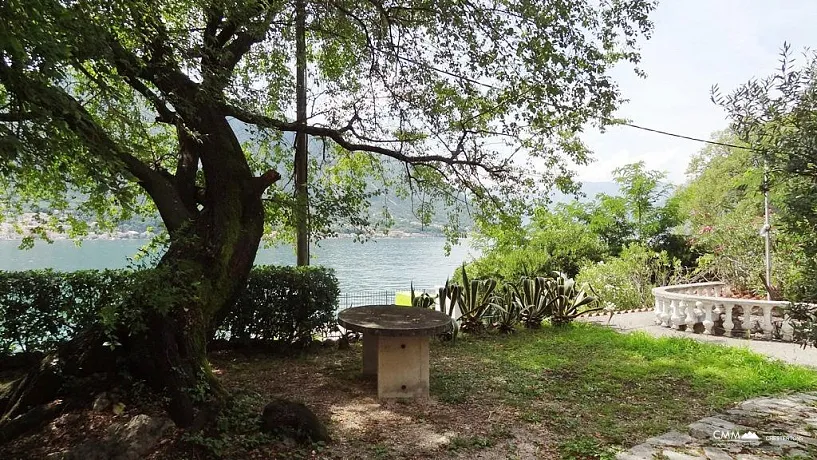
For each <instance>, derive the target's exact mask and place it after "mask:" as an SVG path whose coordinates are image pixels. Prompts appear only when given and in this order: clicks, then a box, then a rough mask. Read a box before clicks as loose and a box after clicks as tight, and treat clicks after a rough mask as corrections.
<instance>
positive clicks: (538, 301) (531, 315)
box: [513, 276, 550, 329]
mask: <svg viewBox="0 0 817 460" xmlns="http://www.w3.org/2000/svg"><path fill="white" fill-rule="evenodd" d="M549 301H550V292H549V290H548V286H547V279H545V278H544V277H541V276H537V277H536V278H523V279H522V280H521V281H520V282H519V287H515V295H514V299H513V303H514V304H515V305H516V308H517V309H518V310H519V316H520V319H521V320H522V323H523V324H524V325H525V327H527V328H529V329H538V328H540V327H541V326H542V321H544V320H545V318H547V317H549V316H550V310H549Z"/></svg>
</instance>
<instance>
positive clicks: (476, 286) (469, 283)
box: [457, 264, 497, 333]
mask: <svg viewBox="0 0 817 460" xmlns="http://www.w3.org/2000/svg"><path fill="white" fill-rule="evenodd" d="M462 281H463V286H462V293H461V295H460V297H459V299H458V300H457V305H458V306H459V308H460V317H459V318H458V321H459V322H460V328H461V329H462V330H463V331H465V332H470V333H478V332H481V331H482V330H483V329H484V327H485V320H486V317H487V315H488V314H489V313H490V312H491V307H492V301H493V299H494V297H493V293H494V289H496V285H497V281H496V280H494V279H484V280H476V279H474V280H469V279H468V273H466V271H465V265H464V264H463V266H462Z"/></svg>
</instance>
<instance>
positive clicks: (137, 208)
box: [0, 0, 655, 237]
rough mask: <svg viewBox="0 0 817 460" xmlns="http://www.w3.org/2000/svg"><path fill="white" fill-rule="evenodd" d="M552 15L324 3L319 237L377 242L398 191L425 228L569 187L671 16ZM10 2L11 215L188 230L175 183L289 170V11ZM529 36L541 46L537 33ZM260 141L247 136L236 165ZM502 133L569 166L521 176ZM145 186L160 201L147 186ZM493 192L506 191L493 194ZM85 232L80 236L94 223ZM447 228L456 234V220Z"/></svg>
mask: <svg viewBox="0 0 817 460" xmlns="http://www.w3.org/2000/svg"><path fill="white" fill-rule="evenodd" d="M552 6H553V5H550V4H549V3H548V2H544V1H541V0H540V1H535V2H533V3H531V2H529V1H522V0H511V1H507V2H505V3H504V4H503V6H502V8H500V9H497V8H494V7H492V6H491V5H482V4H475V3H471V2H459V1H455V2H432V3H429V4H426V5H423V7H422V8H411V7H406V8H402V7H401V8H383V7H382V5H379V4H372V3H368V2H341V3H328V4H324V5H322V7H321V8H308V14H307V16H308V17H307V18H306V24H307V30H308V32H307V38H306V40H307V45H308V50H309V51H308V53H307V56H306V60H307V62H308V66H309V68H310V69H311V70H310V79H309V80H310V81H309V85H310V89H314V88H321V91H310V92H309V106H310V107H315V108H316V109H318V110H320V113H321V114H322V115H323V116H324V117H325V118H326V122H325V123H321V124H319V125H310V130H311V131H312V132H310V135H313V136H316V137H317V136H321V137H322V138H324V139H325V140H326V142H325V143H324V142H321V143H320V147H319V148H318V149H316V150H322V151H321V152H320V154H319V155H313V156H312V158H310V175H309V177H310V182H309V189H310V193H309V194H310V196H311V198H312V200H311V206H312V207H311V209H310V217H311V220H312V221H313V223H314V227H313V233H314V234H315V236H316V237H323V236H326V235H329V234H331V233H332V232H333V231H335V230H334V229H335V228H336V224H342V225H347V226H349V227H352V228H355V229H358V230H361V231H363V230H364V229H365V230H371V229H372V228H376V227H377V222H374V221H375V219H370V217H371V216H368V215H367V214H368V210H369V206H368V204H369V200H370V199H371V198H372V197H376V196H385V195H384V194H383V191H384V190H385V189H390V190H398V189H402V190H403V191H405V192H406V193H411V194H413V195H415V196H416V197H417V198H418V201H419V204H418V206H417V207H416V209H415V211H416V213H417V215H418V216H420V220H421V221H424V222H425V221H427V220H428V217H429V216H430V215H433V209H432V208H433V203H435V202H440V201H441V202H443V204H444V205H445V206H447V207H448V208H450V209H451V212H452V213H456V212H458V211H459V210H460V209H461V207H460V206H458V205H455V204H454V203H456V202H458V201H462V200H463V199H464V198H463V195H462V193H461V192H462V191H463V190H465V189H468V188H473V189H474V190H475V191H477V192H480V193H475V194H473V195H472V196H470V197H469V202H471V203H474V202H478V204H479V205H480V206H479V207H480V208H486V209H487V212H488V213H491V214H493V213H495V211H496V206H495V204H492V203H493V202H492V200H491V199H488V197H489V196H491V197H501V198H502V199H503V201H504V202H505V204H507V203H510V202H513V201H516V200H523V201H524V200H527V197H530V196H535V195H536V194H532V193H530V192H531V191H536V190H540V189H543V188H544V187H546V186H549V185H551V184H552V183H554V182H555V183H557V184H559V183H561V182H565V181H566V180H567V178H569V176H570V171H569V169H568V167H567V166H566V165H565V164H563V158H564V157H569V158H571V159H572V160H574V161H576V162H578V163H583V162H585V161H587V158H588V152H587V149H586V148H585V147H584V145H582V144H581V142H580V141H579V140H578V138H577V136H576V135H575V133H577V132H579V131H580V128H581V127H582V126H585V125H586V124H587V123H589V122H597V123H600V124H605V123H607V122H608V120H609V119H610V118H611V115H612V113H613V112H614V111H615V109H616V108H617V106H618V104H619V101H620V98H621V96H620V94H619V90H618V88H617V87H616V85H615V84H614V82H613V81H612V79H611V78H610V77H609V76H608V75H609V72H608V71H609V69H610V68H612V67H613V66H614V65H616V64H617V63H621V62H629V63H632V64H636V63H637V62H638V60H639V53H638V41H639V39H641V38H643V37H647V36H649V34H650V31H651V29H652V23H651V22H650V20H649V14H650V12H651V11H652V10H653V9H654V7H655V5H654V2H653V1H650V0H638V1H631V2H627V3H626V4H623V5H622V4H618V3H611V4H608V3H598V2H592V1H589V0H578V1H576V2H573V3H570V4H564V5H558V6H556V7H552ZM2 8H3V9H2V13H3V18H4V24H5V27H4V29H3V30H2V31H0V52H1V53H2V54H3V56H4V60H3V65H2V66H0V106H2V107H3V113H2V119H3V122H2V123H0V134H2V136H0V139H2V145H0V157H2V159H3V161H2V162H0V163H2V165H3V166H2V167H0V190H3V192H4V193H2V196H3V197H13V198H11V199H9V200H6V199H5V198H4V201H3V202H2V203H0V205H2V207H3V208H5V209H7V210H10V211H13V212H15V213H18V212H22V211H23V210H24V209H25V208H26V207H27V206H38V207H40V206H41V207H45V208H49V209H56V210H71V209H69V206H68V204H67V200H66V197H68V196H70V195H71V194H73V193H81V194H83V195H85V196H87V197H88V199H87V200H84V203H87V208H88V210H89V212H92V213H93V214H94V215H95V216H97V217H99V218H98V219H97V220H98V221H99V222H107V221H117V220H121V219H122V218H126V217H127V216H129V215H131V214H134V213H145V214H152V213H154V212H155V208H156V207H158V208H160V211H161V215H162V217H163V219H165V220H167V219H168V218H170V219H171V220H172V219H173V218H174V217H178V216H177V215H174V213H172V212H171V211H174V210H176V209H174V207H175V206H176V204H174V203H178V201H179V200H176V199H177V198H180V197H181V198H183V199H182V200H181V201H182V202H185V199H190V198H191V197H190V196H189V195H186V193H185V190H182V187H180V188H179V190H176V189H175V188H174V185H173V184H175V183H176V180H175V179H177V178H171V180H170V181H168V182H165V180H166V179H167V176H171V175H173V174H174V172H176V171H178V172H179V178H178V179H182V178H184V179H188V178H194V179H195V180H194V181H193V183H190V184H187V185H193V187H192V188H188V190H187V191H190V190H192V191H193V192H194V194H195V186H199V187H202V188H204V189H206V190H207V191H208V193H206V194H205V197H206V199H207V200H210V199H212V198H213V197H215V196H217V195H218V194H216V193H209V191H210V190H209V188H210V187H214V186H215V184H216V183H219V184H221V182H219V181H215V180H211V179H213V178H214V177H215V176H218V175H219V174H221V173H223V172H225V171H226V170H227V169H230V170H231V171H241V177H240V178H238V177H237V176H238V175H236V176H235V177H234V178H232V179H229V180H230V181H234V182H231V184H233V185H235V184H243V183H244V182H245V181H246V180H247V179H249V178H250V173H252V174H253V175H255V176H259V175H261V174H263V173H264V172H266V171H269V170H278V171H280V172H281V173H282V176H284V177H287V176H290V175H291V171H292V167H291V164H292V161H291V151H290V148H289V146H288V143H289V141H290V140H291V139H290V138H288V137H287V136H289V133H291V132H294V131H295V129H296V128H295V127H294V125H293V124H292V123H291V122H292V120H291V119H288V118H287V116H286V114H287V113H290V112H291V109H292V105H293V100H294V99H295V98H294V97H293V94H292V93H293V90H294V86H295V80H296V78H295V74H294V70H295V69H293V68H292V67H293V66H291V65H290V63H291V59H292V49H293V48H294V46H293V45H294V37H295V35H296V34H295V33H294V30H293V26H292V24H291V21H289V20H287V19H286V18H289V17H290V16H291V14H292V9H293V5H292V3H291V2H261V3H260V4H259V3H258V2H226V3H225V2H218V1H216V2H212V1H207V2H189V1H182V0H159V1H145V0H125V1H121V2H117V5H116V7H115V8H114V7H111V4H110V2H108V1H104V0H89V1H83V2H80V3H70V2H69V3H65V2H53V1H46V0H34V1H20V0H12V1H8V2H4V4H3V7H2ZM577 12H579V13H578V14H577ZM384 24H388V27H387V28H386V29H388V30H386V29H384ZM531 24H534V25H535V26H536V29H537V31H538V32H539V33H538V34H533V35H532V34H529V33H527V32H526V30H527V29H529V25H531ZM398 37H399V38H398ZM451 37H453V39H452V38H451ZM542 37H559V39H558V40H551V39H542ZM383 50H391V51H390V52H383ZM427 50H434V51H433V52H432V53H428V52H426V51H427ZM158 56H160V57H161V58H159V57H158ZM406 63H411V65H409V66H405V65H404V64H406ZM395 69H399V70H395ZM439 69H445V71H440V70H439ZM486 81H490V84H486V83H485V82H486ZM259 82H264V84H259ZM395 88H399V91H394V89H395ZM372 94H377V95H379V96H378V97H379V99H378V100H377V102H376V103H375V102H372V100H371V98H370V96H371V95H372ZM349 101H355V102H354V103H351V102H349ZM202 113H210V114H212V115H213V117H203V116H201V114H202ZM228 118H229V119H231V120H233V123H234V125H233V126H232V127H228V126H227V120H228ZM235 120H238V121H240V123H239V122H238V121H235ZM382 120H395V123H382ZM214 127H218V129H213V128H214ZM177 128H178V129H177ZM225 128H226V129H225ZM231 128H232V131H234V132H230V131H231ZM244 132H248V133H249V137H250V138H251V139H249V140H246V139H242V140H245V142H244V143H243V144H244V145H243V146H242V149H241V150H239V151H236V149H235V147H237V146H238V145H239V143H238V141H239V139H238V138H239V137H244V136H242V133H244ZM497 135H499V136H502V138H503V139H506V140H507V141H508V142H509V143H511V144H512V145H511V147H512V148H520V149H522V148H523V149H524V150H525V151H528V152H531V154H530V156H532V157H534V158H537V159H538V160H540V161H542V162H543V163H545V164H549V165H552V166H553V167H551V168H548V173H547V174H546V175H538V176H537V177H535V178H533V179H530V178H527V177H523V176H524V175H526V173H527V172H528V171H529V170H530V169H529V168H528V165H527V164H526V163H527V162H519V165H518V166H517V165H511V164H510V163H508V162H507V161H505V160H506V155H505V154H506V152H507V146H505V145H502V146H501V147H500V146H496V147H494V146H492V145H491V143H490V142H486V140H488V139H491V138H494V137H495V136H497ZM330 139H331V140H330ZM224 146H229V147H230V148H229V149H223V148H220V147H224ZM228 150H229V152H228ZM316 153H317V152H316ZM191 155H192V157H193V158H195V159H198V158H201V159H202V160H204V161H202V162H201V164H199V162H198V161H194V162H193V163H192V164H190V163H187V167H190V166H192V168H193V171H190V170H188V169H186V168H185V167H180V165H182V164H184V163H185V161H186V160H189V159H190V157H191ZM211 158H212V160H213V162H212V163H209V160H210V159H211ZM466 158H469V159H468V160H466ZM474 158H478V160H473V159H474ZM393 159H397V160H399V161H401V162H400V163H397V162H396V161H397V160H394V161H392V160H393ZM381 160H383V161H381ZM211 164H212V165H213V166H214V167H212V168H211V167H209V165H211ZM384 164H386V165H390V166H398V167H396V168H389V167H386V168H383V167H382V166H383V165H384ZM205 165H206V166H205ZM384 169H385V170H387V171H386V173H385V174H384V171H383V170H384ZM313 172H314V174H312V173H313ZM484 172H488V173H489V174H491V175H492V176H493V178H494V179H496V183H495V187H494V185H490V186H489V185H480V184H488V183H489V182H490V181H480V180H479V179H480V178H481V176H480V175H481V174H482V173H484ZM225 177H227V176H225ZM145 181H147V182H150V183H151V185H154V186H155V187H154V186H148V187H140V185H139V184H140V182H141V183H142V184H144V183H145ZM168 185H170V186H169V187H168ZM488 188H492V189H493V190H492V191H495V192H496V193H495V194H490V195H489V194H487V193H482V192H486V191H487V189H488ZM288 192H289V191H287V190H283V189H275V190H271V191H270V192H269V194H268V198H270V199H269V200H267V201H265V205H266V212H267V216H268V221H267V225H268V227H269V230H270V231H273V230H274V231H276V235H278V236H283V237H286V236H287V235H288V234H289V232H288V230H289V227H290V226H291V224H292V209H293V204H294V201H293V200H292V199H291V193H288ZM168 196H169V197H170V198H171V199H170V200H168V199H167V198H168ZM143 197H147V198H148V199H147V200H143ZM193 198H195V197H193ZM434 198H436V200H434ZM154 203H155V204H156V206H155V207H154ZM195 205H196V203H195V201H194V202H193V204H192V207H191V211H193V212H194V213H195V211H196V206H195ZM204 208H206V209H209V207H208V206H204ZM70 215H71V213H70V212H68V213H61V214H58V215H54V219H51V221H50V222H48V223H47V226H48V228H56V227H58V226H61V225H67V222H69V221H70V220H71V219H70ZM75 223H76V224H77V225H76V226H75V227H76V229H75V231H76V232H78V233H81V232H82V231H83V230H84V229H83V228H82V227H83V225H81V223H82V222H81V221H78V222H75ZM166 223H167V222H166ZM447 225H448V226H450V227H452V228H453V227H456V226H457V219H456V218H454V219H451V220H449V223H448V224H447ZM453 230H457V229H456V228H453ZM35 233H36V234H38V235H44V234H45V232H44V231H42V232H35ZM456 233H457V232H456V231H451V232H449V234H456Z"/></svg>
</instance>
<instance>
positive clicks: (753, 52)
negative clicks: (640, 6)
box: [576, 0, 817, 184]
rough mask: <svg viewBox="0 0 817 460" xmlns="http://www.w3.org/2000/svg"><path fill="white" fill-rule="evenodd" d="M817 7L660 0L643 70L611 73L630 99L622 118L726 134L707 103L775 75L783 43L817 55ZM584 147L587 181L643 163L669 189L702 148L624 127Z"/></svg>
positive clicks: (788, 2)
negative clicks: (714, 92)
mask: <svg viewBox="0 0 817 460" xmlns="http://www.w3.org/2000/svg"><path fill="white" fill-rule="evenodd" d="M815 19H817V0H772V1H769V0H663V1H660V3H659V5H658V7H657V8H656V9H655V11H654V12H653V14H652V20H653V22H654V24H655V29H654V30H653V35H652V38H651V39H650V40H648V41H646V42H644V41H642V47H641V56H642V58H641V59H642V60H641V63H640V65H639V67H640V68H641V69H642V70H644V71H645V72H646V73H647V77H646V78H640V77H638V76H636V75H635V74H634V73H633V71H632V66H631V65H630V66H628V67H625V66H620V67H618V68H616V69H614V70H613V71H612V72H611V75H612V76H613V78H615V79H616V81H617V82H618V84H619V87H620V89H621V92H622V96H623V97H624V98H626V99H628V100H629V102H626V103H625V104H623V105H622V106H621V107H620V109H619V111H618V113H617V116H618V117H621V118H627V119H629V120H630V121H631V122H632V123H633V124H636V125H640V126H645V127H649V128H654V129H659V130H662V131H669V132H673V133H678V134H684V135H687V136H692V137H697V138H703V139H709V138H710V137H711V135H712V133H713V132H715V131H718V130H722V129H724V128H726V127H727V125H728V121H727V119H726V116H725V113H724V111H723V110H722V109H721V108H719V107H717V106H716V105H715V104H713V103H712V101H710V99H709V95H710V88H711V87H712V85H714V84H717V85H718V86H719V87H720V88H721V90H722V92H724V93H728V92H731V90H733V89H735V88H736V87H738V86H739V85H740V84H742V83H745V82H746V81H748V80H749V79H750V78H752V77H765V76H767V75H770V74H772V73H774V71H775V70H776V69H777V68H778V60H779V54H780V48H781V47H782V45H783V42H784V41H786V42H788V43H790V44H791V45H792V49H793V51H796V54H797V55H799V54H800V52H801V51H802V50H803V49H805V48H807V47H814V48H817V28H815V27H814V22H815ZM582 138H583V140H584V142H585V143H586V144H587V145H588V146H589V147H590V149H591V150H593V152H594V156H595V158H596V161H595V162H594V163H591V164H590V165H588V166H582V167H577V168H576V171H577V173H578V178H579V180H581V181H584V182H600V181H609V180H611V179H612V171H613V169H615V168H617V167H619V166H622V165H625V164H628V163H633V162H636V161H641V160H643V161H644V162H645V163H646V165H647V167H648V168H649V169H656V170H660V171H665V172H667V174H668V178H669V180H670V181H671V182H673V183H676V184H680V183H683V182H684V181H685V180H686V175H685V171H686V167H687V164H688V163H689V158H690V156H691V155H693V154H695V153H697V152H698V151H700V149H701V148H702V147H703V144H699V143H697V142H693V141H688V140H683V139H676V138H672V137H669V136H663V135H660V134H654V133H649V132H645V131H641V130H637V129H635V128H630V127H626V126H617V127H612V128H608V130H607V131H606V132H605V133H603V134H601V133H598V132H591V131H588V132H587V133H585V134H584V135H583V137H582Z"/></svg>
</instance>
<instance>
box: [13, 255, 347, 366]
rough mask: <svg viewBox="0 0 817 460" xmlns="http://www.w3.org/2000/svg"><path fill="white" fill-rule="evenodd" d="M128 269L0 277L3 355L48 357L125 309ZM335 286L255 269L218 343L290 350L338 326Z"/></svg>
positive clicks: (221, 326) (323, 276)
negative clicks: (44, 354) (39, 353)
mask: <svg viewBox="0 0 817 460" xmlns="http://www.w3.org/2000/svg"><path fill="white" fill-rule="evenodd" d="M142 273H145V272H133V271H129V270H84V271H76V272H56V271H52V270H30V271H17V272H5V271H0V355H8V354H13V353H16V352H21V351H28V352H31V351H49V350H52V349H53V348H54V347H56V346H57V345H59V344H60V343H63V342H65V341H67V340H69V339H70V338H72V337H73V336H74V335H75V334H76V333H77V332H78V331H79V330H81V329H84V328H86V327H89V326H91V325H93V324H95V323H99V322H101V321H102V320H103V318H106V319H109V318H111V317H114V316H117V312H127V311H128V309H126V308H123V305H124V304H125V302H126V301H127V299H128V296H129V295H130V294H131V293H133V292H134V291H135V287H136V286H135V285H136V284H137V283H138V280H139V278H140V274H142ZM338 297H339V288H338V281H337V279H336V278H335V275H334V272H333V271H332V270H331V269H327V268H323V267H300V268H296V267H274V266H259V267H255V268H254V269H253V271H252V272H251V274H250V279H249V282H248V286H247V289H246V290H245V291H244V293H243V294H242V295H241V296H240V298H239V299H238V300H237V301H236V304H235V305H234V306H233V308H231V309H229V310H228V311H226V312H224V313H225V314H223V315H222V316H221V317H220V319H219V321H218V324H216V325H214V326H215V327H214V328H213V330H214V333H213V338H218V339H229V341H231V342H232V341H245V342H246V341H261V342H267V343H269V342H273V343H283V344H292V343H295V342H299V341H304V340H308V339H309V338H311V336H312V334H313V333H315V332H318V331H320V330H322V329H326V328H328V327H330V326H332V325H333V324H334V321H335V311H336V310H337V307H338Z"/></svg>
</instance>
